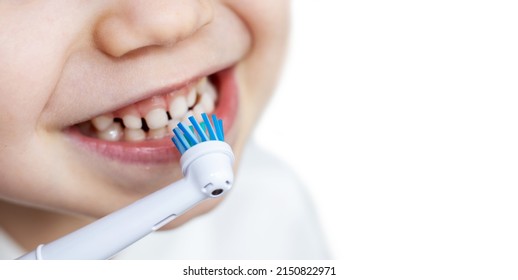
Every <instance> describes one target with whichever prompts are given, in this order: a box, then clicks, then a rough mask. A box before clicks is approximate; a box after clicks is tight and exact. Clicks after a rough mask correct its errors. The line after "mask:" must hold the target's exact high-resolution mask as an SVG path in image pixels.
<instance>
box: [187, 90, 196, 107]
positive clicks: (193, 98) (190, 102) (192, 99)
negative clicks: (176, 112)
mask: <svg viewBox="0 0 518 280" xmlns="http://www.w3.org/2000/svg"><path fill="white" fill-rule="evenodd" d="M194 102H196V88H194V87H192V88H191V90H190V91H189V93H187V107H189V108H191V107H192V106H194Z"/></svg>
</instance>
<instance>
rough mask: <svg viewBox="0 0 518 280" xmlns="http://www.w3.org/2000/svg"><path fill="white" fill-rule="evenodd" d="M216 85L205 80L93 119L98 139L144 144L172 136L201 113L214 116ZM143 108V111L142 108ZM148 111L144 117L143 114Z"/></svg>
mask: <svg viewBox="0 0 518 280" xmlns="http://www.w3.org/2000/svg"><path fill="white" fill-rule="evenodd" d="M217 97H218V95H217V91H216V88H215V87H214V85H213V84H212V83H211V82H210V81H209V80H208V79H207V78H206V77H205V78H203V79H201V80H200V81H199V82H198V83H197V84H196V85H191V86H190V87H188V88H184V89H181V90H179V91H177V92H174V93H172V94H167V95H164V96H159V97H152V98H150V99H148V100H145V101H142V102H139V103H138V104H133V105H130V106H128V107H125V108H123V109H121V110H118V111H117V112H115V113H108V114H104V115H101V116H97V117H95V118H93V119H92V120H91V124H92V126H93V128H94V129H95V132H96V135H97V137H98V138H100V139H103V140H106V141H121V140H124V141H143V140H146V139H160V138H163V137H165V136H167V135H170V134H171V130H172V129H173V128H174V127H176V125H177V124H178V123H179V122H185V121H187V120H188V117H189V116H191V115H194V116H195V117H196V118H197V119H198V118H200V119H198V121H202V120H201V117H200V116H201V113H203V112H205V113H212V111H213V110H214V108H215V105H216V101H217ZM139 107H140V109H139ZM139 110H147V112H146V113H145V114H144V116H142V111H139Z"/></svg>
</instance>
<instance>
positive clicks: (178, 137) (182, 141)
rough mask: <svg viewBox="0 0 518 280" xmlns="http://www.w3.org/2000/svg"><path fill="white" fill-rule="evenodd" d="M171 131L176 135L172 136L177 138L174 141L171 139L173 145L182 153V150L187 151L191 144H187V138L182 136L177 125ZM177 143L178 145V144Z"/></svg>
mask: <svg viewBox="0 0 518 280" xmlns="http://www.w3.org/2000/svg"><path fill="white" fill-rule="evenodd" d="M173 133H174V135H176V137H173V138H175V139H176V140H177V141H176V142H175V141H174V140H173V143H175V145H176V147H177V148H178V150H179V151H180V153H183V152H182V151H184V152H185V151H187V149H189V148H190V147H191V145H189V143H187V140H186V139H185V137H184V136H183V133H182V132H181V131H180V129H178V127H175V128H174V129H173ZM177 143H178V144H180V145H178V144H177Z"/></svg>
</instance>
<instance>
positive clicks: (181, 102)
mask: <svg viewBox="0 0 518 280" xmlns="http://www.w3.org/2000/svg"><path fill="white" fill-rule="evenodd" d="M188 109H189V108H188V107H187V99H186V98H185V96H177V97H175V98H174V99H173V100H172V101H171V104H169V114H171V118H173V119H174V118H177V119H179V118H181V117H183V116H184V115H185V113H187V110H188Z"/></svg>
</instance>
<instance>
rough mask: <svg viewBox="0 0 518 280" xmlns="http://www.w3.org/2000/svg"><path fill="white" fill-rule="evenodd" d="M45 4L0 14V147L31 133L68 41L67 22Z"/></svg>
mask: <svg viewBox="0 0 518 280" xmlns="http://www.w3.org/2000/svg"><path fill="white" fill-rule="evenodd" d="M45 2H46V1H41V2H34V3H31V4H27V5H26V6H27V7H26V8H25V6H24V7H18V6H16V7H12V8H6V9H4V10H2V12H3V11H5V12H3V13H2V12H0V26H1V27H2V28H1V29H0V42H2V43H1V44H0V61H2V63H0V110H1V112H2V118H1V120H0V135H2V137H0V141H2V142H4V143H5V142H6V141H13V140H15V141H18V140H19V139H21V138H25V137H29V136H30V135H29V134H30V133H33V132H34V131H35V130H36V129H37V126H38V122H39V121H40V116H41V115H42V112H43V111H44V110H45V105H46V103H47V101H48V100H49V99H50V98H51V96H52V92H53V90H54V87H55V85H56V83H57V81H58V79H59V76H60V74H61V69H62V66H63V64H64V62H65V60H66V54H67V48H68V47H69V46H70V45H71V43H72V41H73V40H74V39H73V38H74V34H73V31H72V28H74V27H73V26H74V25H73V23H72V22H71V20H70V18H66V17H64V16H63V15H62V12H60V9H59V8H58V7H56V6H55V5H56V4H57V3H56V4H52V5H51V4H46V3H45ZM13 5H14V4H13ZM61 8H62V9H63V7H61ZM60 13H61V14H60ZM4 136H5V137H4Z"/></svg>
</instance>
